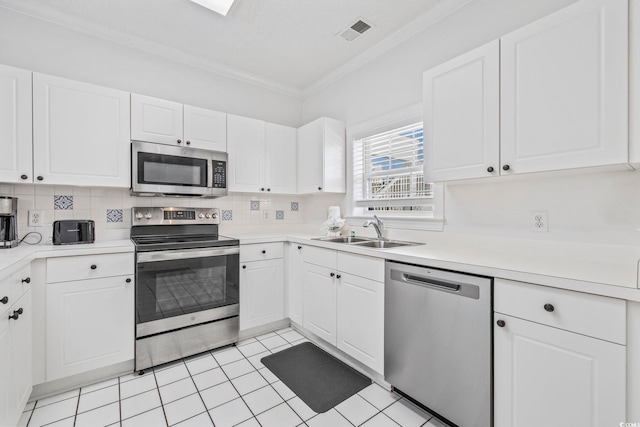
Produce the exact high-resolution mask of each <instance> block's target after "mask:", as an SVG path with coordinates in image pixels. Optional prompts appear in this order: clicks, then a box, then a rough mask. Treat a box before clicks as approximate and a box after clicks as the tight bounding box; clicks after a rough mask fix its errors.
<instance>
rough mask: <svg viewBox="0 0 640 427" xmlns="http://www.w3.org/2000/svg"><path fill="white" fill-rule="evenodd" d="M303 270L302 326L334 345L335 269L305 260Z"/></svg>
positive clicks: (335, 340)
mask: <svg viewBox="0 0 640 427" xmlns="http://www.w3.org/2000/svg"><path fill="white" fill-rule="evenodd" d="M307 249H308V248H307ZM303 271H304V273H303V277H304V323H303V325H304V328H305V329H307V330H309V331H310V332H312V333H314V334H316V335H317V336H318V337H320V338H322V339H323V340H325V341H326V342H328V343H329V344H331V345H334V346H335V345H336V342H337V339H336V279H335V269H332V268H327V267H322V266H320V265H315V264H311V263H309V262H305V263H304V270H303Z"/></svg>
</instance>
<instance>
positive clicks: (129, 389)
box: [120, 371, 157, 399]
mask: <svg viewBox="0 0 640 427" xmlns="http://www.w3.org/2000/svg"><path fill="white" fill-rule="evenodd" d="M156 387H157V385H156V377H155V376H154V375H153V372H151V371H149V372H147V373H146V374H144V375H142V376H139V377H138V378H135V379H132V380H130V381H125V382H121V383H120V399H126V398H128V397H131V396H135V395H136V394H140V393H144V392H145V391H149V390H153V389H155V388H156Z"/></svg>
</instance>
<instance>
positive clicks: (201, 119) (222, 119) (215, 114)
mask: <svg viewBox="0 0 640 427" xmlns="http://www.w3.org/2000/svg"><path fill="white" fill-rule="evenodd" d="M184 140H185V144H187V145H189V146H191V147H194V148H203V149H206V150H215V151H227V115H226V114H225V113H221V112H219V111H213V110H205V109H204V108H198V107H193V106H191V105H185V106H184Z"/></svg>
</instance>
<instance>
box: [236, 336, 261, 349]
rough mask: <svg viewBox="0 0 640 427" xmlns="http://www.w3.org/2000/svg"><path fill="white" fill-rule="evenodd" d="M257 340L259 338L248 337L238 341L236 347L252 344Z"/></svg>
mask: <svg viewBox="0 0 640 427" xmlns="http://www.w3.org/2000/svg"><path fill="white" fill-rule="evenodd" d="M256 341H258V340H257V339H255V338H247V339H246V340H242V341H240V342H238V344H236V347H238V348H239V347H242V346H243V345H247V344H251V343H254V342H256Z"/></svg>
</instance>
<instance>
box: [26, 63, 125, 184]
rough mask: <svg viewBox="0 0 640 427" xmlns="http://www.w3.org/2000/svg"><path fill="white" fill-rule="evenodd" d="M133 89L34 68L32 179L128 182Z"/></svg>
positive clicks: (82, 182) (103, 182)
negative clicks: (39, 72)
mask: <svg viewBox="0 0 640 427" xmlns="http://www.w3.org/2000/svg"><path fill="white" fill-rule="evenodd" d="M129 111H130V110H129V93H128V92H123V91H119V90H115V89H110V88H105V87H101V86H95V85H91V84H87V83H81V82H77V81H73V80H67V79H63V78H59V77H53V76H47V75H44V74H38V73H34V74H33V174H34V175H35V177H36V180H35V181H34V182H42V183H45V184H60V185H78V184H79V183H80V184H82V185H86V186H98V187H125V188H127V187H129V186H130V180H131V177H130V172H129V171H130V167H131V165H130V160H129V159H130V144H129V140H130V139H129V127H130V114H129Z"/></svg>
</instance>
